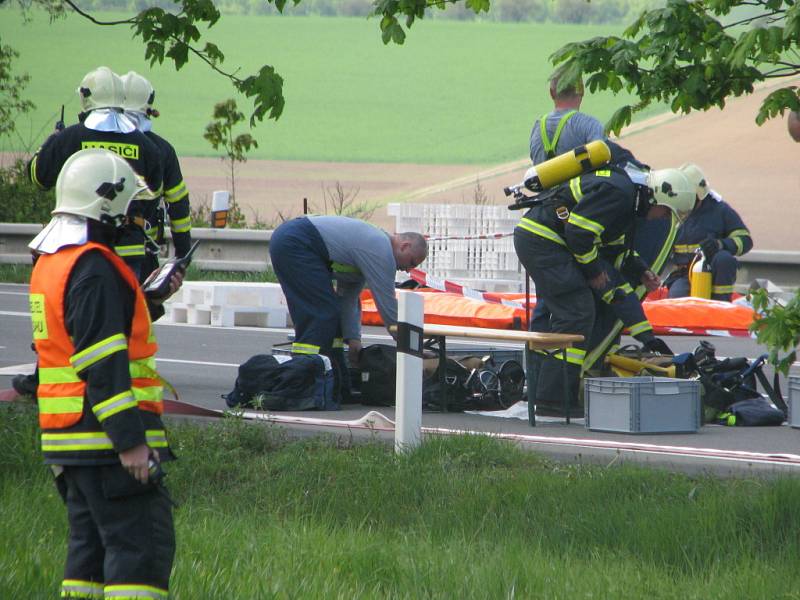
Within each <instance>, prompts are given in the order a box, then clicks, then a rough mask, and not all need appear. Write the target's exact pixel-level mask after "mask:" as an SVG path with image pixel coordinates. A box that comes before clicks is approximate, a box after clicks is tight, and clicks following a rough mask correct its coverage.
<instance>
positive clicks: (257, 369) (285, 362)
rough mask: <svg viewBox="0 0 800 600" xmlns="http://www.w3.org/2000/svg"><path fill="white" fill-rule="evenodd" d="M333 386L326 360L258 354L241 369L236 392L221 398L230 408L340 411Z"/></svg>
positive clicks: (313, 355)
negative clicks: (334, 396)
mask: <svg viewBox="0 0 800 600" xmlns="http://www.w3.org/2000/svg"><path fill="white" fill-rule="evenodd" d="M333 385H334V381H333V370H332V368H331V364H330V361H329V359H328V358H327V357H324V356H321V355H319V354H307V355H306V354H299V355H293V356H291V357H289V356H280V355H277V356H275V355H271V354H257V355H255V356H253V357H251V358H249V359H248V360H247V361H246V362H244V363H243V364H242V365H240V366H239V375H238V377H237V378H236V383H235V384H234V387H233V390H232V391H231V392H230V393H229V394H223V396H222V397H223V398H224V399H225V402H226V403H227V404H228V406H229V407H230V408H235V407H245V408H255V409H259V410H292V411H298V410H339V405H338V403H337V402H336V401H335V400H334V398H333Z"/></svg>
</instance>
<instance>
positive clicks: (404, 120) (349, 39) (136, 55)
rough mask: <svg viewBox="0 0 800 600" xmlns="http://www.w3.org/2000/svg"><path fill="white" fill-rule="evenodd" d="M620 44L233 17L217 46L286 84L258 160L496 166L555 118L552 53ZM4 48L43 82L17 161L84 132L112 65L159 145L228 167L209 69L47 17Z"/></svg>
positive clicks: (569, 33) (521, 152)
mask: <svg viewBox="0 0 800 600" xmlns="http://www.w3.org/2000/svg"><path fill="white" fill-rule="evenodd" d="M100 16H101V17H102V18H104V19H113V18H119V17H121V16H122V15H118V14H108V13H106V14H102V15H100ZM609 33H613V31H610V30H609V27H607V26H572V25H554V24H533V23H525V24H510V23H490V22H457V21H444V20H432V21H425V22H419V23H417V24H416V25H415V26H414V27H413V29H412V31H411V33H410V35H409V37H408V39H407V41H406V44H405V45H404V46H395V45H390V46H384V45H383V43H382V42H381V39H380V31H379V28H378V22H377V20H375V19H369V20H367V19H360V18H352V19H348V18H324V17H253V16H248V17H240V16H224V17H223V18H222V19H221V21H220V23H219V24H218V25H217V26H215V27H214V28H213V29H212V30H211V31H210V35H209V37H208V40H209V41H213V42H214V43H216V44H218V45H219V46H220V48H221V49H222V50H223V51H224V52H225V53H226V57H227V58H226V61H225V63H224V65H223V68H225V69H229V70H235V69H240V73H241V74H242V75H246V74H250V73H252V72H254V71H255V69H256V68H257V67H258V66H260V65H261V64H264V63H268V64H272V65H274V66H275V68H276V69H277V70H278V72H279V73H281V75H283V77H284V79H285V86H284V94H285V97H286V103H287V104H286V109H285V111H284V114H283V116H282V117H281V118H280V120H279V121H278V122H277V123H275V122H269V123H263V124H261V125H259V126H258V127H257V129H256V130H255V137H256V138H257V139H258V141H259V144H260V147H259V148H258V149H257V150H255V151H254V152H253V153H252V154H251V155H250V156H251V157H253V158H268V159H289V160H319V161H359V162H372V161H376V162H415V163H437V164H447V163H452V164H455V163H476V164H489V163H500V162H504V161H508V160H514V159H518V158H522V157H524V156H526V155H527V152H528V135H529V132H530V128H531V125H532V123H533V121H534V120H535V119H536V118H537V117H538V116H539V115H540V114H542V113H543V112H545V111H547V110H549V108H550V106H551V105H550V100H549V97H548V94H547V91H546V80H547V77H548V75H549V74H550V72H551V69H552V67H551V65H549V63H548V61H547V57H548V56H549V55H550V53H551V52H552V51H553V50H555V49H556V48H558V47H560V46H561V45H563V44H564V43H567V42H569V41H573V40H580V39H586V38H589V37H593V36H597V35H603V34H609ZM0 40H2V43H3V44H8V45H11V46H13V47H15V48H17V49H18V50H19V51H20V53H21V57H20V59H19V60H18V61H17V62H16V63H15V68H17V69H19V70H24V71H26V72H28V73H29V74H30V75H31V78H32V80H31V82H30V84H29V86H28V88H27V95H28V96H29V97H30V98H31V99H32V100H33V101H34V102H35V103H36V105H37V110H36V111H35V112H34V113H33V114H32V115H31V116H30V118H28V117H24V118H22V119H21V120H20V122H19V123H18V126H19V130H20V133H21V138H22V139H21V140H17V142H16V144H15V149H26V148H32V149H35V148H36V147H37V146H38V145H39V144H40V143H41V141H42V140H43V139H44V138H45V137H46V135H47V134H48V133H49V131H50V130H51V128H52V125H53V123H54V122H55V121H56V119H57V116H58V111H59V109H60V107H61V105H62V104H65V105H66V112H67V115H68V116H69V119H68V123H69V122H70V121H71V122H74V120H75V115H76V114H77V112H78V110H79V107H78V100H77V96H76V94H75V89H76V88H77V87H78V83H79V82H80V80H81V78H82V77H83V75H84V74H85V73H86V72H87V71H89V70H90V69H92V68H94V67H96V66H98V65H101V64H104V65H107V66H109V67H111V68H112V69H114V70H115V71H117V72H119V73H125V72H127V71H128V70H130V69H134V70H137V71H139V72H141V73H143V74H145V75H146V76H148V77H149V78H150V79H151V81H152V82H153V84H154V85H155V87H156V91H157V102H156V104H157V107H158V108H159V109H160V110H161V112H162V117H161V118H160V119H159V120H158V121H157V123H156V131H158V132H160V133H161V134H162V135H164V136H165V137H167V138H168V139H170V140H171V141H172V142H173V144H174V145H175V146H176V148H177V149H178V152H179V153H180V154H181V155H184V156H214V155H216V154H215V152H214V151H213V150H212V148H211V146H210V145H209V144H208V143H207V142H206V141H205V140H204V139H203V137H202V133H203V130H204V127H205V125H206V124H207V123H208V122H209V121H210V119H211V111H212V107H213V104H214V102H215V101H218V100H221V99H224V98H227V97H231V96H232V91H233V89H232V88H231V86H230V85H229V84H228V83H227V80H225V79H224V78H222V77H221V76H219V75H215V74H214V73H213V72H212V71H211V70H210V69H208V68H207V67H205V66H204V65H203V64H201V63H200V62H198V61H195V60H191V61H190V63H189V64H188V65H187V66H186V67H184V69H182V70H181V71H180V72H178V73H175V71H174V70H173V69H172V68H171V67H169V66H157V67H156V68H153V69H149V68H148V66H147V64H146V63H145V61H144V51H143V47H142V46H141V44H140V43H139V42H138V41H134V40H132V38H131V33H130V32H129V30H128V29H126V28H124V27H105V28H104V27H98V26H96V25H92V24H90V23H88V22H87V21H85V20H83V19H81V18H79V17H75V16H72V17H70V18H69V19H67V20H66V21H58V22H56V23H54V24H52V25H50V24H49V23H48V20H47V18H46V16H45V15H44V14H42V13H38V14H35V19H34V20H33V22H32V23H31V24H29V25H22V22H21V18H20V17H19V16H18V13H17V11H16V10H11V9H5V10H0ZM626 102H628V97H627V96H624V97H623V96H620V97H614V96H612V95H610V94H608V95H602V96H589V97H587V99H586V100H585V102H584V107H583V108H584V110H585V111H587V112H590V113H592V114H594V115H596V116H597V117H598V118H600V119H601V120H605V119H607V118H608V117H609V116H610V115H611V114H612V112H613V111H614V110H615V109H616V108H617V107H618V106H619V105H620V104H622V103H626ZM239 105H240V107H247V108H249V106H250V105H249V103H247V101H246V100H243V99H242V100H240V102H239ZM6 149H8V148H6Z"/></svg>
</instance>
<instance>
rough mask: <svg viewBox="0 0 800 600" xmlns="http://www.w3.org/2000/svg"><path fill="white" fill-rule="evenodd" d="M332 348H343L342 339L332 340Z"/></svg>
mask: <svg viewBox="0 0 800 600" xmlns="http://www.w3.org/2000/svg"><path fill="white" fill-rule="evenodd" d="M332 346H333V347H334V348H344V340H343V339H342V338H333V344H332Z"/></svg>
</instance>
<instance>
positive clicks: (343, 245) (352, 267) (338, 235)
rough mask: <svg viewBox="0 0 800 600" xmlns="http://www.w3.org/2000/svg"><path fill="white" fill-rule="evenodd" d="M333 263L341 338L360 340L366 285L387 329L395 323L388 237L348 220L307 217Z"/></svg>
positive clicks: (393, 269) (393, 266)
mask: <svg viewBox="0 0 800 600" xmlns="http://www.w3.org/2000/svg"><path fill="white" fill-rule="evenodd" d="M308 219H309V221H311V224H312V225H314V227H316V228H317V230H318V231H319V234H320V235H321V236H322V241H323V242H324V243H325V247H326V248H327V249H328V256H330V259H331V260H332V261H333V263H334V264H333V276H334V279H335V280H336V291H337V294H339V296H340V297H341V301H342V317H341V318H342V337H343V338H344V339H346V340H352V339H356V340H357V339H360V338H361V302H360V295H361V290H362V288H363V287H364V284H365V283H366V287H368V288H369V289H370V290H371V291H372V297H373V298H374V299H375V304H376V306H377V307H378V312H380V314H381V318H382V319H383V323H384V324H385V325H386V327H389V326H390V325H395V324H396V323H397V299H396V298H395V295H394V276H395V273H396V272H397V261H395V258H394V252H392V242H391V240H390V239H389V234H388V233H386V232H385V231H383V230H382V229H379V228H377V227H375V226H374V225H370V224H369V223H366V222H364V221H360V220H358V219H353V218H350V217H338V216H318V217H308Z"/></svg>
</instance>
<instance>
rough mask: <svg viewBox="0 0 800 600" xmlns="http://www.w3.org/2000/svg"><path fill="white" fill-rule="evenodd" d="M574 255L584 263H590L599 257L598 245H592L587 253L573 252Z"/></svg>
mask: <svg viewBox="0 0 800 600" xmlns="http://www.w3.org/2000/svg"><path fill="white" fill-rule="evenodd" d="M572 256H574V257H575V260H577V261H578V262H579V263H581V264H582V265H586V264H589V263H590V262H592V261H593V260H596V259H597V246H592V249H591V250H589V251H588V252H587V253H586V254H573V255H572Z"/></svg>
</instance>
